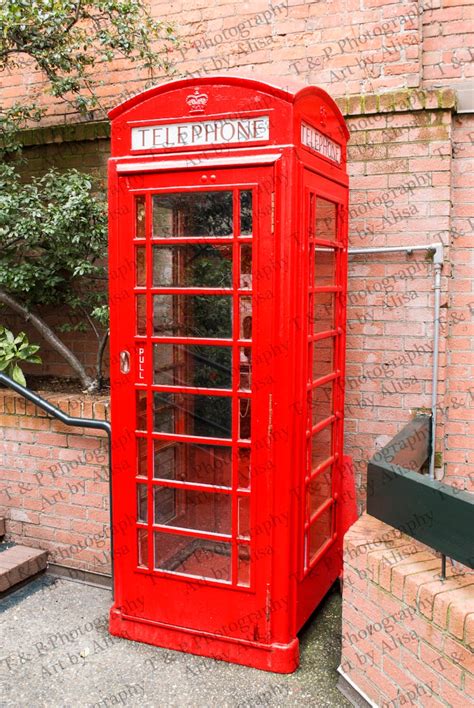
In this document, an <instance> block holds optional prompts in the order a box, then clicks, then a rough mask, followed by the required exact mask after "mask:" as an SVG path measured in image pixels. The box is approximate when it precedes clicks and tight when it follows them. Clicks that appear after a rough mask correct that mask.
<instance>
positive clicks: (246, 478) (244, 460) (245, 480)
mask: <svg viewBox="0 0 474 708" xmlns="http://www.w3.org/2000/svg"><path fill="white" fill-rule="evenodd" d="M239 487H241V488H242V489H248V488H249V487H250V448H247V447H240V448H239Z"/></svg>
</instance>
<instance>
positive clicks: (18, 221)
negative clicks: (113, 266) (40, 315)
mask: <svg viewBox="0 0 474 708" xmlns="http://www.w3.org/2000/svg"><path fill="white" fill-rule="evenodd" d="M93 187H94V185H93V180H92V178H91V177H90V176H89V175H86V174H82V173H80V172H78V171H77V170H68V171H67V172H65V173H62V174H60V173H58V172H57V171H55V170H50V171H49V172H47V173H46V174H45V175H44V176H43V177H41V178H35V179H32V181H31V182H29V183H28V184H22V183H21V182H20V178H19V176H18V174H17V173H16V172H15V170H14V168H13V167H12V166H9V165H0V287H1V288H3V289H4V290H5V291H7V292H8V293H10V294H11V295H12V296H13V297H15V299H16V300H17V301H19V302H21V303H22V304H23V305H25V306H26V307H27V308H29V309H30V308H32V307H33V308H34V307H35V306H38V305H48V304H49V305H55V306H57V307H61V306H68V308H70V310H69V312H72V316H71V317H69V319H67V318H66V311H65V316H64V327H63V329H69V330H71V329H83V328H84V325H85V320H86V319H89V318H95V319H97V321H98V322H100V323H102V324H104V323H105V322H106V305H105V303H106V297H107V295H106V292H105V288H104V283H105V278H106V271H105V268H104V265H103V263H104V262H105V260H104V259H105V255H106V247H107V217H106V210H105V202H104V201H102V200H100V199H98V198H97V196H94V194H93Z"/></svg>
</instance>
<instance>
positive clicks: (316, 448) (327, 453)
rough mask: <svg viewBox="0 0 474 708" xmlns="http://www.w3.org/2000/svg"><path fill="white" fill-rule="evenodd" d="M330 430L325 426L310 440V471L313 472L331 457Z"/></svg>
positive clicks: (329, 427)
mask: <svg viewBox="0 0 474 708" xmlns="http://www.w3.org/2000/svg"><path fill="white" fill-rule="evenodd" d="M332 428H333V424H332V423H331V425H328V426H326V427H325V428H323V430H320V431H319V433H317V434H316V435H313V437H312V438H311V469H312V470H315V469H316V468H317V467H319V465H321V464H322V463H323V462H325V461H326V460H327V459H328V458H329V457H331V455H332Z"/></svg>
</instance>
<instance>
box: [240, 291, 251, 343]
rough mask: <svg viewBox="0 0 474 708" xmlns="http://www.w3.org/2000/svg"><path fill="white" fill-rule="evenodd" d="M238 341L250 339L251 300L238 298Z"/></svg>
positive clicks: (249, 298)
mask: <svg viewBox="0 0 474 708" xmlns="http://www.w3.org/2000/svg"><path fill="white" fill-rule="evenodd" d="M239 316H240V335H239V336H240V339H252V298H251V297H240V298H239Z"/></svg>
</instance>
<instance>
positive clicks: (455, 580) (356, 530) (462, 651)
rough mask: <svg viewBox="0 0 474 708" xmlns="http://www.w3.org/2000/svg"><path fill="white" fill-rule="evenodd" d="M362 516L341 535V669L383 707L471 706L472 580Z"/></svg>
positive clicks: (473, 664)
mask: <svg viewBox="0 0 474 708" xmlns="http://www.w3.org/2000/svg"><path fill="white" fill-rule="evenodd" d="M440 563H441V561H440V559H439V558H436V557H435V555H434V554H433V553H431V552H430V551H428V550H426V549H425V548H424V547H423V546H421V545H420V544H419V543H417V542H415V541H414V540H413V539H411V538H409V537H408V536H405V535H404V534H402V533H400V532H399V531H396V530H395V529H393V528H392V527H391V526H387V525H386V524H384V523H382V522H380V521H378V520H377V519H374V518H373V517H371V516H367V515H364V516H363V517H361V518H360V519H359V520H358V521H357V522H356V523H355V524H354V526H352V528H351V529H350V530H349V531H348V533H347V534H346V537H345V549H344V594H343V629H342V657H341V669H342V671H343V672H344V674H345V675H346V676H347V677H349V679H351V680H352V681H353V682H354V683H355V685H356V686H357V687H358V688H359V689H360V690H361V691H363V692H364V693H365V694H366V695H367V696H368V697H369V699H370V700H372V701H373V702H374V703H375V705H377V706H380V708H399V706H402V705H415V706H425V707H426V708H441V707H443V708H446V706H451V707H452V708H458V707H460V706H467V705H470V704H471V702H472V701H474V654H473V653H472V650H473V649H474V622H473V621H472V620H473V618H474V593H473V589H474V574H473V573H469V574H467V573H466V574H461V573H460V572H459V571H457V575H454V574H453V570H452V569H451V568H450V567H449V565H448V577H447V579H446V580H444V581H443V580H441V579H440V577H439V574H440Z"/></svg>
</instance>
